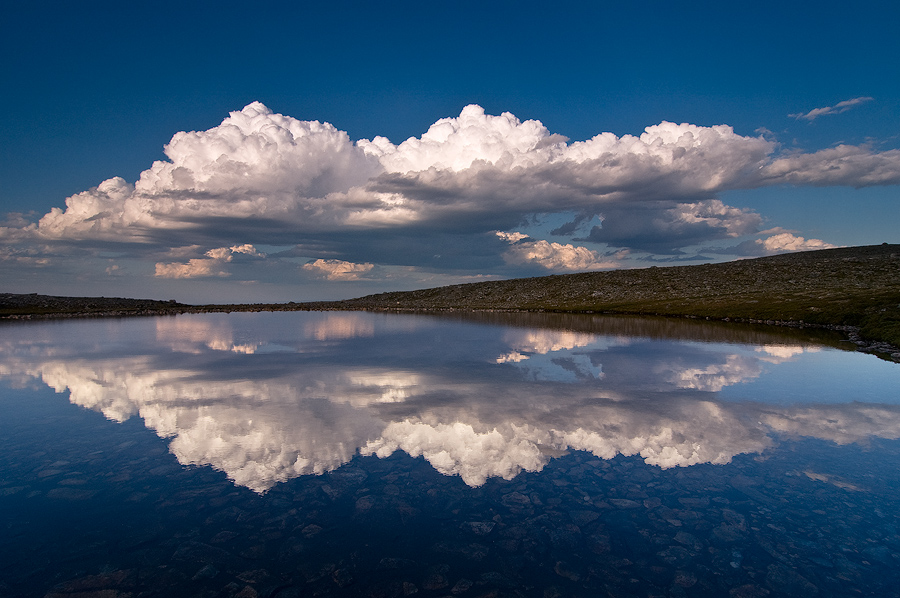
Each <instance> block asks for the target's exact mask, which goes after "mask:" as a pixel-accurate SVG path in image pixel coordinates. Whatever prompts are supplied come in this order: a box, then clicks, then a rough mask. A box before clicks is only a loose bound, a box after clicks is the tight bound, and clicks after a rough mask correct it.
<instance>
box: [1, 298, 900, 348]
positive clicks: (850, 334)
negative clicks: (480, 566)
mask: <svg viewBox="0 0 900 598" xmlns="http://www.w3.org/2000/svg"><path fill="white" fill-rule="evenodd" d="M283 311H286V312H297V311H319V312H325V311H364V312H386V313H407V314H412V313H419V314H430V315H442V314H450V313H548V314H551V313H552V314H567V315H607V316H623V317H627V316H632V317H641V316H647V317H661V318H671V319H687V320H702V321H708V322H720V323H726V324H727V323H731V324H752V325H762V326H774V327H785V328H795V329H804V328H810V329H818V330H831V331H834V332H840V333H841V334H843V335H844V336H846V337H847V338H846V339H843V340H844V341H845V342H848V343H852V344H853V345H855V347H856V350H857V351H860V352H863V353H871V354H874V355H877V356H879V357H882V358H885V359H890V360H892V361H894V362H897V363H900V347H897V346H895V345H892V344H890V343H888V342H886V341H882V340H879V339H866V338H864V337H863V336H862V335H861V334H860V327H859V326H852V325H847V324H822V323H811V322H802V321H795V320H771V319H757V318H730V317H725V318H713V317H710V316H700V315H691V314H678V315H674V314H660V313H629V312H617V311H597V310H563V309H515V308H499V309H491V308H427V307H385V306H377V307H376V306H369V307H363V306H356V305H346V304H345V302H342V301H334V302H332V301H321V302H310V303H269V304H217V305H202V306H201V305H185V304H177V306H171V305H169V306H166V307H164V308H160V309H148V308H145V309H127V308H126V309H110V310H98V311H67V312H48V313H22V314H6V315H0V323H2V322H19V321H32V320H38V321H46V320H70V319H88V318H129V317H165V316H177V315H181V314H212V313H261V312H283Z"/></svg>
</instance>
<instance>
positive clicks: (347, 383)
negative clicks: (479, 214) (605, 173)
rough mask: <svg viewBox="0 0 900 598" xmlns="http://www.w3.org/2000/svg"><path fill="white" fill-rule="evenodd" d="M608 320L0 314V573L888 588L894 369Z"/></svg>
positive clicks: (64, 577)
mask: <svg viewBox="0 0 900 598" xmlns="http://www.w3.org/2000/svg"><path fill="white" fill-rule="evenodd" d="M847 348H848V344H847V343H842V342H841V341H840V339H839V337H836V336H833V335H829V334H824V333H818V334H813V333H809V332H803V331H783V330H777V329H768V328H753V327H740V326H734V325H731V326H728V325H723V324H711V323H706V322H702V323H701V322H692V321H681V320H661V319H643V318H614V317H601V316H539V315H500V314H494V315H490V314H486V315H480V316H477V315H469V316H456V317H444V318H439V317H433V316H412V315H386V314H368V313H344V312H328V313H305V312H295V313H269V314H266V313H262V314H207V315H183V316H177V317H166V318H146V319H144V318H140V319H138V318H133V319H119V320H112V319H110V320H81V321H63V322H43V323H38V322H29V323H22V324H7V325H4V326H2V327H0V595H4V596H5V595H10V596H51V597H70V598H75V597H77V598H100V597H103V598H108V597H126V596H130V597H137V596H209V597H214V596H227V597H241V598H247V597H252V596H278V597H281V598H290V597H297V596H376V597H378V596H385V597H389V596H409V595H415V596H417V597H427V596H462V597H466V596H472V597H476V596H538V597H547V598H550V597H554V596H660V597H663V596H672V597H681V596H731V597H735V598H749V597H757V596H760V597H761V596H774V597H777V596H792V597H796V596H856V595H859V596H879V597H880V596H897V595H900V532H898V530H900V519H898V512H900V509H898V506H900V498H898V496H900V495H898V488H900V441H898V439H900V391H898V389H900V366H898V365H897V364H892V363H888V362H884V361H881V360H879V359H877V358H875V357H873V356H871V355H865V354H860V353H855V352H850V351H847V350H845V349H847Z"/></svg>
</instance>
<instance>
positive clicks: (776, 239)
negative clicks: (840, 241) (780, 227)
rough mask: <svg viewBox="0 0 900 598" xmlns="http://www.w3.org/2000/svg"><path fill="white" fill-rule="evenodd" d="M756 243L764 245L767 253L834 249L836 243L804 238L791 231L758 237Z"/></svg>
mask: <svg viewBox="0 0 900 598" xmlns="http://www.w3.org/2000/svg"><path fill="white" fill-rule="evenodd" d="M754 242H755V243H757V244H759V245H762V246H763V248H764V249H765V250H766V252H767V253H781V252H785V251H809V250H812V249H832V248H834V247H836V245H832V244H831V243H826V242H825V241H822V240H821V239H804V238H803V237H798V236H795V235H793V234H791V233H781V234H778V235H772V236H771V237H767V238H765V239H757V240H756V241H754Z"/></svg>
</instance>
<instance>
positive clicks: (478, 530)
mask: <svg viewBox="0 0 900 598" xmlns="http://www.w3.org/2000/svg"><path fill="white" fill-rule="evenodd" d="M496 525H497V524H496V522H494V521H467V522H465V523H463V524H461V525H460V527H461V528H462V529H464V530H467V531H470V532H472V533H473V534H475V535H477V536H486V535H488V534H489V533H491V531H493V529H494V527H495V526H496Z"/></svg>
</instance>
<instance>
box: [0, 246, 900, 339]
mask: <svg viewBox="0 0 900 598" xmlns="http://www.w3.org/2000/svg"><path fill="white" fill-rule="evenodd" d="M319 309H327V310H379V311H381V310H398V311H409V310H442V311H443V310H465V311H472V310H501V311H503V310H509V311H549V312H576V313H577V312H592V313H597V312H599V313H615V314H654V315H664V316H681V317H685V316H687V317H699V318H709V319H719V320H732V321H762V322H767V323H776V322H777V323H792V324H799V323H803V324H806V325H821V326H853V327H858V328H859V334H860V335H861V336H862V337H863V338H867V339H871V340H877V341H884V342H887V343H890V344H891V345H893V346H894V347H895V350H896V347H900V245H889V244H883V245H870V246H863V247H844V248H839V249H823V250H818V251H806V252H799V253H786V254H781V255H775V256H771V257H763V258H754V259H746V260H737V261H733V262H725V263H719V264H704V265H698V266H667V267H650V268H641V269H634V270H613V271H606V272H585V273H579V274H563V275H554V276H543V277H537V278H519V279H512V280H501V281H489V282H477V283H469V284H460V285H452V286H445V287H436V288H431V289H423V290H418V291H397V292H390V293H380V294H377V295H368V296H365V297H359V298H357V299H348V300H345V301H325V302H311V303H287V304H252V305H248V304H244V305H202V306H200V305H184V304H179V303H175V302H174V301H168V302H167V301H150V300H137V299H107V298H65V297H49V296H44V295H13V294H0V317H7V318H10V317H17V318H23V317H35V316H37V317H66V316H69V317H73V316H102V315H111V316H121V315H143V314H148V315H155V314H172V313H185V312H207V311H285V310H319Z"/></svg>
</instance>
